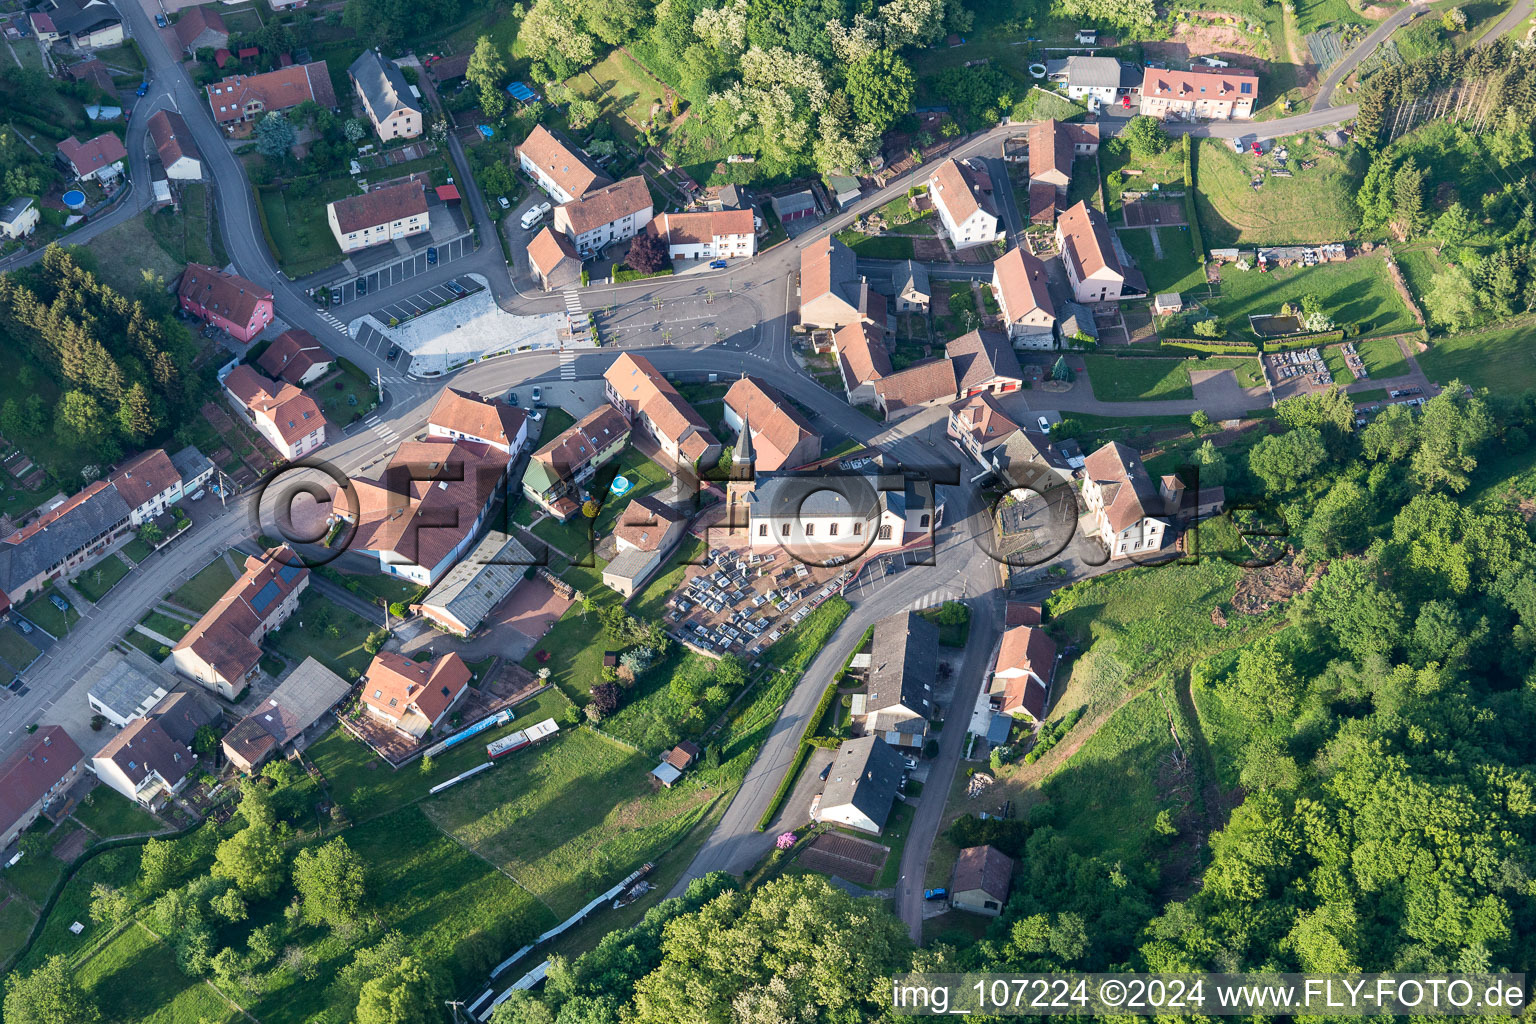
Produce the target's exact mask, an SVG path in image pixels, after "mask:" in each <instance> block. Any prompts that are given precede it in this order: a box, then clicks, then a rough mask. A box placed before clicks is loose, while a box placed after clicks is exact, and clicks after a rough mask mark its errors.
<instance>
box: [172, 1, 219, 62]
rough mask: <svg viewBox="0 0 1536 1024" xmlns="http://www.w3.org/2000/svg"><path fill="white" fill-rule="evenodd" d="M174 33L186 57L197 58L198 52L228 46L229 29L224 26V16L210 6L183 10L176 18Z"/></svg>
mask: <svg viewBox="0 0 1536 1024" xmlns="http://www.w3.org/2000/svg"><path fill="white" fill-rule="evenodd" d="M175 31H176V41H177V42H178V43H180V44H181V52H182V53H185V54H186V55H187V56H188V57H195V56H197V51H198V50H202V49H209V50H217V49H219V48H221V47H226V46H228V45H229V29H228V28H227V27H226V26H225V24H224V16H223V15H221V14H220V13H219V12H218V11H217V10H216V9H215V8H214V7H213V5H211V4H210V5H209V6H207V7H187V8H184V9H183V10H182V11H181V13H180V14H178V15H177V17H176V26H175Z"/></svg>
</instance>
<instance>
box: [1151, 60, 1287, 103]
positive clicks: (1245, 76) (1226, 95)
mask: <svg viewBox="0 0 1536 1024" xmlns="http://www.w3.org/2000/svg"><path fill="white" fill-rule="evenodd" d="M1244 83H1246V84H1247V85H1248V90H1249V91H1248V92H1243V90H1242V86H1243V85H1244ZM1141 94H1142V95H1143V96H1152V97H1155V98H1158V99H1177V100H1193V99H1207V100H1231V101H1234V102H1235V101H1238V100H1243V99H1249V100H1257V99H1258V96H1259V76H1258V75H1256V74H1254V73H1253V72H1252V71H1244V70H1243V69H1242V68H1227V69H1225V70H1221V69H1212V70H1210V71H1193V70H1191V71H1167V70H1164V69H1162V68H1148V69H1147V72H1146V77H1145V78H1144V79H1143V80H1142V84H1141Z"/></svg>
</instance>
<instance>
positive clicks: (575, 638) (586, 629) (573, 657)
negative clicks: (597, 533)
mask: <svg viewBox="0 0 1536 1024" xmlns="http://www.w3.org/2000/svg"><path fill="white" fill-rule="evenodd" d="M560 576H561V578H562V579H564V580H565V581H566V582H568V583H570V584H571V585H572V586H574V587H575V588H576V589H577V590H580V591H581V592H582V593H584V594H588V595H590V596H591V598H592V601H593V605H594V607H593V610H592V611H591V612H587V611H585V610H584V609H583V608H582V606H581V605H580V604H573V605H571V606H570V607H569V608H567V609H566V610H565V614H564V615H562V616H561V617H560V621H558V622H556V623H555V624H554V625H553V626H552V627H550V630H549V632H548V633H546V634H544V636H543V638H541V639H540V640H539V642H538V644H537V646H535V647H534V649H533V650H532V651H530V652H528V656H527V657H526V658H524V659H523V667H524V668H526V669H528V670H529V671H530V672H537V671H538V670H539V669H541V668H548V669H549V670H550V676H549V680H550V682H551V683H553V684H554V685H556V686H558V687H560V688H561V690H562V691H564V693H565V694H566V695H567V696H571V695H575V696H576V697H577V698H580V699H584V695H585V694H586V693H587V692H588V691H590V690H591V689H592V685H593V684H594V683H597V682H600V681H601V676H602V667H603V646H604V645H603V642H602V640H601V637H602V634H603V624H602V621H601V620H600V619H599V617H598V612H599V611H601V610H602V609H603V608H606V607H608V606H609V605H613V604H618V603H619V602H620V600H621V599H620V597H619V595H618V594H617V593H616V592H614V591H613V590H610V589H609V588H607V587H605V586H603V573H602V569H601V568H599V567H591V568H588V567H584V566H577V565H573V566H570V567H569V568H567V569H565V570H564V571H563V572H562V573H561V574H560ZM541 650H543V651H548V652H550V655H551V657H550V659H549V660H548V661H547V662H544V661H539V660H538V657H537V655H538V653H539V651H541Z"/></svg>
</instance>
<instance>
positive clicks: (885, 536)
mask: <svg viewBox="0 0 1536 1024" xmlns="http://www.w3.org/2000/svg"><path fill="white" fill-rule="evenodd" d="M880 539H881V540H890V539H891V528H890V527H889V526H882V527H880Z"/></svg>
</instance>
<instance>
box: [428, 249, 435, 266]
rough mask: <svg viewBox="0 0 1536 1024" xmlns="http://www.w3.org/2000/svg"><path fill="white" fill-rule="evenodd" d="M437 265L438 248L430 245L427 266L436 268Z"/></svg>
mask: <svg viewBox="0 0 1536 1024" xmlns="http://www.w3.org/2000/svg"><path fill="white" fill-rule="evenodd" d="M436 265H437V246H435V245H429V246H427V266H429V267H432V266H436Z"/></svg>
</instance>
